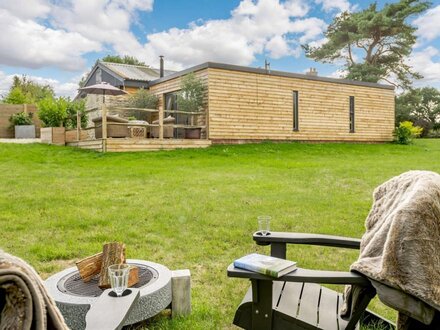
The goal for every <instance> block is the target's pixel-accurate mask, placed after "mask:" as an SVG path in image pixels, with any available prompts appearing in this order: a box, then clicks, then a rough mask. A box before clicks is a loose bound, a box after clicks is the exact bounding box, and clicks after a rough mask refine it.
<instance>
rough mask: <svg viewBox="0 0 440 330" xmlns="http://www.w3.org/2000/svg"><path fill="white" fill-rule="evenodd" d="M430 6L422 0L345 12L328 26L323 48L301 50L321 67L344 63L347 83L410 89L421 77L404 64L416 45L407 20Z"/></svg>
mask: <svg viewBox="0 0 440 330" xmlns="http://www.w3.org/2000/svg"><path fill="white" fill-rule="evenodd" d="M430 5H431V4H430V3H429V2H426V1H421V0H400V1H399V2H397V3H392V4H386V5H385V6H384V7H383V8H382V9H381V10H378V8H377V3H373V4H371V5H370V6H369V7H368V8H366V9H364V10H362V11H359V12H355V13H349V12H344V13H342V14H341V15H340V16H337V17H336V18H335V19H334V21H333V22H332V23H331V24H330V25H329V26H328V29H327V32H326V33H325V36H326V38H327V41H326V42H325V43H324V44H323V45H321V46H319V47H311V46H309V45H304V46H303V47H304V49H305V51H306V56H308V57H309V58H312V59H314V60H315V61H321V62H324V63H332V62H334V61H337V60H344V61H345V69H346V72H347V74H346V76H345V78H347V79H354V80H360V81H367V82H378V81H380V80H384V81H387V82H389V83H391V84H393V85H395V86H398V87H401V88H404V89H406V88H409V87H410V86H411V84H412V80H413V79H420V78H422V76H421V75H420V74H418V73H417V72H414V71H413V70H412V68H411V67H410V66H409V65H408V63H407V58H408V56H409V55H410V54H411V51H412V47H413V45H414V44H415V42H416V36H415V31H416V29H415V28H414V27H413V26H411V25H410V24H409V23H408V19H409V18H411V17H413V16H415V15H417V14H420V13H422V12H424V11H425V10H427V9H428V8H429V7H430Z"/></svg>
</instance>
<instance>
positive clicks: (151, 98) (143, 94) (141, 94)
mask: <svg viewBox="0 0 440 330" xmlns="http://www.w3.org/2000/svg"><path fill="white" fill-rule="evenodd" d="M129 103H130V105H131V106H132V107H133V108H141V109H157V108H158V106H159V97H158V96H157V95H154V94H152V93H150V92H149V91H147V90H146V89H139V90H138V91H137V92H136V93H135V94H133V95H132V96H130V99H129Z"/></svg>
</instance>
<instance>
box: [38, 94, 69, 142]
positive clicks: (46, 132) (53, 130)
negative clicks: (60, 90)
mask: <svg viewBox="0 0 440 330" xmlns="http://www.w3.org/2000/svg"><path fill="white" fill-rule="evenodd" d="M67 106H68V100H67V99H65V98H63V97H59V98H58V99H54V98H53V97H46V98H44V99H42V100H41V101H40V102H38V117H39V118H40V120H41V121H42V123H43V126H44V127H42V128H41V134H40V135H41V142H43V143H49V144H58V145H64V144H65V139H66V138H65V131H66V130H65V128H64V127H63V124H64V121H65V119H66V118H67Z"/></svg>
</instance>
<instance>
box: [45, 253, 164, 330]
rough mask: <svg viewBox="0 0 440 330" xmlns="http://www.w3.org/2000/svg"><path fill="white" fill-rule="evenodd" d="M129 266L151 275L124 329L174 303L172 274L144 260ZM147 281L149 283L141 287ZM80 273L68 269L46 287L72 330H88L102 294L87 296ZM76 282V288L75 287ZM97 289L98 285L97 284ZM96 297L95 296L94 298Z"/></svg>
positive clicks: (53, 278)
mask: <svg viewBox="0 0 440 330" xmlns="http://www.w3.org/2000/svg"><path fill="white" fill-rule="evenodd" d="M127 263H128V264H131V265H134V266H137V267H139V269H140V272H141V271H143V272H144V273H145V274H147V273H148V278H147V279H145V278H144V279H142V278H141V275H140V283H139V285H137V286H135V287H138V288H139V290H140V298H139V300H138V302H137V303H136V305H135V306H134V307H133V309H132V310H131V312H130V314H129V315H128V317H127V319H126V321H125V323H124V325H130V324H133V323H137V322H140V321H143V320H146V319H149V318H150V317H152V316H154V315H157V314H158V313H159V312H160V311H162V310H164V309H165V308H167V307H168V306H169V305H170V303H171V297H172V294H171V271H170V270H169V269H168V268H167V267H165V266H163V265H160V264H156V263H154V262H149V261H145V260H136V259H128V260H127ZM142 280H144V282H145V281H146V280H147V282H146V283H144V284H143V283H142ZM80 281H82V280H80V279H79V273H78V269H77V268H76V267H72V268H68V269H66V270H64V271H62V272H59V273H57V274H55V275H53V276H51V277H49V278H48V279H47V280H46V282H45V285H46V287H47V289H48V291H49V293H50V294H51V295H52V297H53V298H54V300H55V302H56V305H57V306H58V308H59V309H60V311H61V313H62V314H63V317H64V320H65V321H66V324H67V325H68V326H69V328H71V329H75V330H76V329H80V330H82V329H85V327H86V321H85V319H86V314H87V312H88V310H89V309H90V305H91V304H93V303H94V302H95V301H97V300H98V298H99V295H100V293H101V292H100V291H99V289H97V288H93V290H91V292H92V291H93V293H92V295H87V292H85V293H84V288H83V289H82V292H81V290H79V289H78V287H79V286H81V284H80ZM73 282H76V283H74V285H72V283H73ZM87 285H93V284H84V285H83V287H87ZM96 287H97V284H96ZM93 295H95V296H93Z"/></svg>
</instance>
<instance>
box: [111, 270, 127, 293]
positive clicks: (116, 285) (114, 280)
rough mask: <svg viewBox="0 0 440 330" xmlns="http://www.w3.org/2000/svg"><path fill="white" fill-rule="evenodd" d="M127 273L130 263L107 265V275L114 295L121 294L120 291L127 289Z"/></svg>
mask: <svg viewBox="0 0 440 330" xmlns="http://www.w3.org/2000/svg"><path fill="white" fill-rule="evenodd" d="M129 273H130V265H127V264H118V265H111V266H109V267H108V276H109V277H110V283H111V286H112V289H113V291H114V292H115V293H116V296H118V297H120V296H122V293H123V292H124V291H125V290H126V289H127V287H128V275H129Z"/></svg>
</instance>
